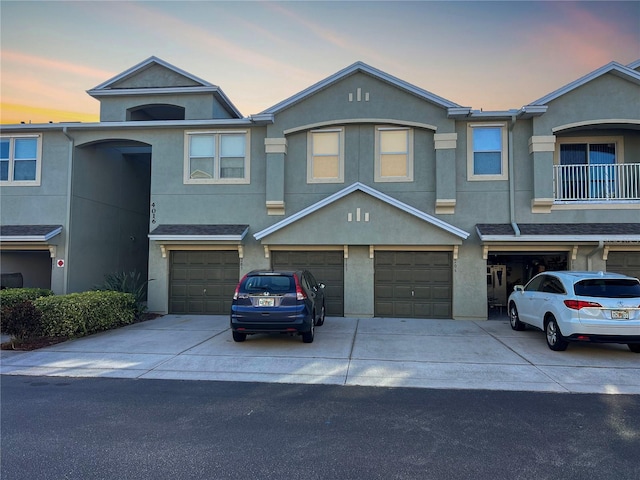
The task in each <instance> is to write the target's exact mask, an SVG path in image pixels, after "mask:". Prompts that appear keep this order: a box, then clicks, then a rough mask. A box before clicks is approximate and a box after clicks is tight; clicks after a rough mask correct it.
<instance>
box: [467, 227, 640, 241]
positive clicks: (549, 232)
mask: <svg viewBox="0 0 640 480" xmlns="http://www.w3.org/2000/svg"><path fill="white" fill-rule="evenodd" d="M517 226H518V228H519V229H520V236H525V237H550V239H551V240H553V237H558V236H562V237H570V236H575V237H597V236H600V237H602V239H603V240H606V238H609V237H616V238H617V237H621V236H622V237H636V236H640V223H518V224H517ZM476 230H477V231H478V234H479V235H480V238H482V239H487V238H488V237H498V236H503V237H509V236H511V237H514V238H515V237H516V232H515V231H514V229H513V227H512V226H511V224H508V223H481V224H478V225H476ZM539 240H543V239H542V238H540V239H539Z"/></svg>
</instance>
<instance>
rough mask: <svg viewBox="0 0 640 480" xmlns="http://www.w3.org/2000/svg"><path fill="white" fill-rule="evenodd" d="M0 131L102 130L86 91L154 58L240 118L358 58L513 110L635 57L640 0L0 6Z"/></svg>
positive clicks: (458, 97) (476, 104) (424, 84)
mask: <svg viewBox="0 0 640 480" xmlns="http://www.w3.org/2000/svg"><path fill="white" fill-rule="evenodd" d="M0 19H1V25H0V26H1V30H0V40H1V43H0V49H1V57H0V62H1V63H0V69H1V70H0V74H1V75H0V94H1V102H2V105H1V117H0V121H1V122H2V123H5V124H6V123H20V122H21V121H24V122H27V123H28V122H32V123H43V122H49V121H53V122H60V121H82V122H94V121H98V113H99V103H98V101H97V100H95V99H93V98H91V97H90V96H89V95H87V93H86V91H87V90H89V89H91V88H93V87H95V86H96V85H99V84H100V83H102V82H104V81H106V80H108V79H110V78H111V77H113V76H115V75H117V74H119V73H121V72H123V71H124V70H127V69H128V68H130V67H132V66H134V65H136V64H137V63H139V62H141V61H143V60H145V59H147V58H148V57H150V56H152V55H154V56H156V57H159V58H161V59H163V60H165V61H166V62H169V63H171V64H172V65H175V66H176V67H178V68H181V69H182V70H186V71H187V72H189V73H191V74H193V75H195V76H198V77H200V78H202V79H204V80H207V81H209V82H211V83H213V84H215V85H218V86H219V87H220V88H221V89H222V90H223V91H224V92H225V94H226V95H227V96H228V97H229V98H230V100H231V101H232V102H233V103H234V104H235V106H236V107H237V108H238V109H239V110H240V112H241V113H242V114H243V115H245V116H248V115H251V114H255V113H259V112H261V111H262V110H264V109H266V108H268V107H270V106H272V105H274V104H276V103H278V102H280V101H281V100H284V99H285V98H288V97H289V96H291V95H293V94H295V93H297V92H299V91H300V90H303V89H304V88H306V87H308V86H310V85H312V84H313V83H315V82H317V81H319V80H322V79H323V78H325V77H327V76H329V75H331V74H333V73H335V72H337V71H338V70H340V69H342V68H344V67H346V66H348V65H351V64H352V63H354V62H356V61H363V62H365V63H367V64H369V65H371V66H372V67H375V68H378V69H380V70H383V71H385V72H387V73H389V74H391V75H394V76H396V77H398V78H400V79H402V80H405V81H407V82H410V83H412V84H414V85H417V86H418V87H420V88H423V89H425V90H428V91H430V92H432V93H434V94H436V95H439V96H441V97H444V98H446V99H447V100H451V101H453V102H455V103H458V104H460V105H463V106H468V107H472V108H474V109H480V108H482V109H484V110H506V109H509V108H519V107H521V106H523V105H526V104H528V103H530V102H532V101H534V100H536V99H538V98H539V97H542V96H544V95H546V94H547V93H550V92H552V91H554V90H556V89H557V88H560V87H562V86H563V85H565V84H567V83H569V82H571V81H573V80H575V79H577V78H579V77H581V76H582V75H585V74H587V73H589V72H591V71H593V70H595V69H597V68H598V67H601V66H602V65H605V64H606V63H608V62H610V61H613V60H614V61H617V62H620V63H622V64H628V63H631V62H633V61H635V60H637V59H639V58H640V28H639V25H640V1H622V2H615V1H612V2H592V1H581V2H556V1H539V2H524V1H511V2H486V1H472V2H463V1H436V2H433V1H413V2H400V1H399V2H393V1H374V2H371V1H351V2H347V1H322V2H304V1H289V2H248V1H238V2H223V1H182V2H174V1H158V0H156V1H127V2H122V1H107V0H102V1H69V2H59V1H29V0H23V1H7V0H1V1H0Z"/></svg>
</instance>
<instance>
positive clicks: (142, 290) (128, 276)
mask: <svg viewBox="0 0 640 480" xmlns="http://www.w3.org/2000/svg"><path fill="white" fill-rule="evenodd" d="M141 277H142V276H141V275H140V272H129V273H127V272H117V273H109V274H108V275H105V276H104V283H103V284H102V285H99V286H96V287H95V289H96V290H102V291H111V292H123V293H131V294H132V295H133V296H134V297H135V301H136V316H139V315H140V314H141V313H144V311H145V310H146V306H145V304H144V302H145V300H146V298H147V286H148V284H149V282H151V281H152V280H142V278H141Z"/></svg>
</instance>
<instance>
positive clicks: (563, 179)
mask: <svg viewBox="0 0 640 480" xmlns="http://www.w3.org/2000/svg"><path fill="white" fill-rule="evenodd" d="M553 194H554V198H555V200H557V201H566V202H571V201H596V202H602V201H608V200H640V163H619V164H615V165H554V166H553Z"/></svg>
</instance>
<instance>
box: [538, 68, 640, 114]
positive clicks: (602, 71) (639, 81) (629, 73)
mask: <svg viewBox="0 0 640 480" xmlns="http://www.w3.org/2000/svg"><path fill="white" fill-rule="evenodd" d="M634 64H636V66H638V65H640V60H638V61H637V62H634V63H632V64H630V66H628V67H627V66H624V65H622V64H620V63H617V62H610V63H608V64H606V65H604V66H603V67H600V68H598V69H597V70H594V71H593V72H591V73H588V74H587V75H585V76H584V77H581V78H579V79H577V80H574V81H573V82H571V83H569V84H567V85H565V86H564V87H562V88H559V89H558V90H556V91H554V92H551V93H549V94H547V95H545V96H544V97H542V98H539V99H538V100H536V101H534V102H531V103H530V104H529V105H530V106H532V105H546V104H548V103H549V102H551V101H552V100H555V99H556V98H558V97H561V96H562V95H565V94H566V93H569V92H571V91H573V90H575V89H576V88H579V87H581V86H582V85H585V84H586V83H589V82H591V81H592V80H595V79H596V78H599V77H601V76H602V75H606V74H608V73H611V74H614V75H617V76H619V77H621V78H624V79H626V80H629V81H631V82H633V83H635V84H636V85H640V72H638V71H636V70H634V69H633V67H632V66H633V65H634Z"/></svg>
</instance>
